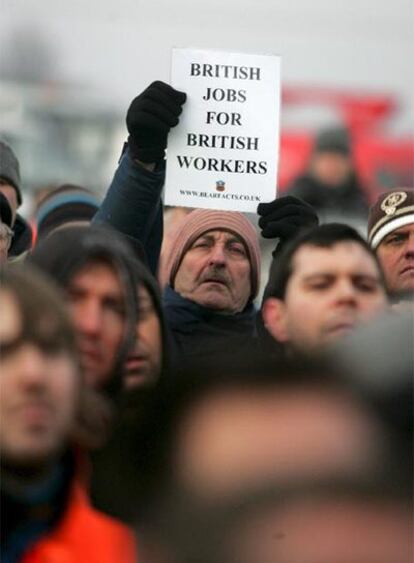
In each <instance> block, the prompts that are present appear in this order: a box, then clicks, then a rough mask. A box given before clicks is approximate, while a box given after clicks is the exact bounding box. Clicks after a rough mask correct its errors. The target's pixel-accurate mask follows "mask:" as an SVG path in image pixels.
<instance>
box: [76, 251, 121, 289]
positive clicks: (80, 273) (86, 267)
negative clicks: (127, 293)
mask: <svg viewBox="0 0 414 563" xmlns="http://www.w3.org/2000/svg"><path fill="white" fill-rule="evenodd" d="M102 273H103V274H104V275H105V277H109V278H110V279H111V280H112V282H113V283H114V284H115V285H117V286H118V287H119V289H120V290H121V289H122V283H121V276H120V272H119V271H118V268H116V266H115V264H112V263H111V262H110V261H109V260H106V259H104V258H102V259H101V258H91V259H90V260H88V261H87V262H85V263H84V264H82V266H81V267H80V268H79V269H77V270H76V271H75V272H74V274H73V276H72V278H71V279H70V281H69V285H72V284H74V283H76V282H77V281H79V279H80V278H82V279H83V280H85V279H86V278H87V277H88V276H93V277H95V276H96V275H97V274H100V277H101V275H102Z"/></svg>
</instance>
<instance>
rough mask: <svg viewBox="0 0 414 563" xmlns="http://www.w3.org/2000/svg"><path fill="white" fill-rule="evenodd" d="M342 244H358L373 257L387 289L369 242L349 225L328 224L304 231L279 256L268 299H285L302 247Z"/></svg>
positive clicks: (270, 279) (271, 279) (274, 263)
mask: <svg viewBox="0 0 414 563" xmlns="http://www.w3.org/2000/svg"><path fill="white" fill-rule="evenodd" d="M340 242H356V243H357V244H359V245H360V246H362V248H363V249H364V250H366V252H367V253H368V254H369V255H370V256H371V257H372V259H373V261H374V262H375V264H376V265H377V268H378V271H379V272H380V275H381V281H382V283H383V285H384V287H385V282H384V277H383V273H382V268H381V265H380V263H379V261H378V258H377V256H376V254H375V253H374V252H373V250H372V248H371V247H370V246H369V244H368V242H367V241H366V240H365V239H363V238H362V236H361V235H360V234H359V233H358V232H357V231H356V230H355V229H354V228H353V227H350V226H349V225H345V224H344V223H326V224H324V225H319V226H318V227H314V228H312V229H311V230H306V231H303V232H301V233H300V234H299V236H297V237H296V238H295V239H294V240H292V241H291V242H290V243H289V244H288V245H287V246H286V248H284V249H283V251H282V253H281V254H280V255H279V256H277V258H276V259H275V260H273V263H272V265H271V269H270V274H269V281H268V283H267V287H266V291H265V295H266V297H276V298H278V299H284V298H285V294H286V288H287V285H288V282H289V279H290V276H291V275H292V273H293V258H294V257H295V255H296V253H297V251H298V250H299V249H300V248H301V247H302V246H305V245H307V246H314V247H317V248H332V247H333V246H335V245H336V244H338V243H340Z"/></svg>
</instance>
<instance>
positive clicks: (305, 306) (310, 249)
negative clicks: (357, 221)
mask: <svg viewBox="0 0 414 563" xmlns="http://www.w3.org/2000/svg"><path fill="white" fill-rule="evenodd" d="M292 268H293V271H292V274H291V276H290V278H289V281H288V284H287V288H286V294H285V299H284V300H283V301H282V300H280V299H274V298H269V299H267V300H266V302H265V304H264V309H263V318H264V321H265V325H266V328H267V329H268V331H269V332H270V333H271V334H272V336H273V337H274V338H275V339H276V340H278V341H279V342H285V343H288V344H289V345H291V346H292V347H293V348H296V349H299V350H305V351H311V350H313V349H315V348H318V347H320V346H323V345H325V344H328V343H329V342H331V341H333V340H335V339H337V338H338V337H340V336H342V335H344V334H346V333H348V332H349V331H351V330H352V329H354V327H355V326H356V325H358V324H359V323H361V322H365V321H368V320H370V319H371V318H372V317H374V316H375V315H377V314H378V313H379V312H381V311H382V310H383V309H384V308H385V307H386V305H387V300H386V295H385V290H384V287H383V285H382V281H381V277H380V272H379V270H378V267H377V265H376V263H375V261H374V259H373V258H372V257H371V256H370V254H369V253H368V252H367V251H366V250H365V249H364V248H363V247H362V246H361V245H360V244H358V243H357V242H352V241H349V242H340V243H338V244H336V245H334V246H333V247H330V248H319V247H315V246H310V245H303V246H302V247H300V248H299V249H298V251H297V252H296V254H295V255H294V257H293V261H292Z"/></svg>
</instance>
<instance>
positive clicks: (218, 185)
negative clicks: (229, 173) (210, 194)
mask: <svg viewBox="0 0 414 563" xmlns="http://www.w3.org/2000/svg"><path fill="white" fill-rule="evenodd" d="M225 189H226V182H223V180H217V182H216V190H217V191H218V192H224V191H225Z"/></svg>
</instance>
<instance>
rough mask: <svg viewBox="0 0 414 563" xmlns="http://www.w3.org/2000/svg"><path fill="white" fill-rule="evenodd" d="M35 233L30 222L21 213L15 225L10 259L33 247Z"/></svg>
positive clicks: (17, 216)
mask: <svg viewBox="0 0 414 563" xmlns="http://www.w3.org/2000/svg"><path fill="white" fill-rule="evenodd" d="M32 239H33V233H32V228H31V226H30V225H29V223H28V222H27V221H26V220H25V219H23V217H22V216H21V215H19V214H17V215H16V221H15V222H14V225H13V239H12V243H11V246H10V250H9V259H10V258H17V257H18V256H20V255H21V254H24V253H25V252H28V251H29V250H30V249H31V247H32Z"/></svg>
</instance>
